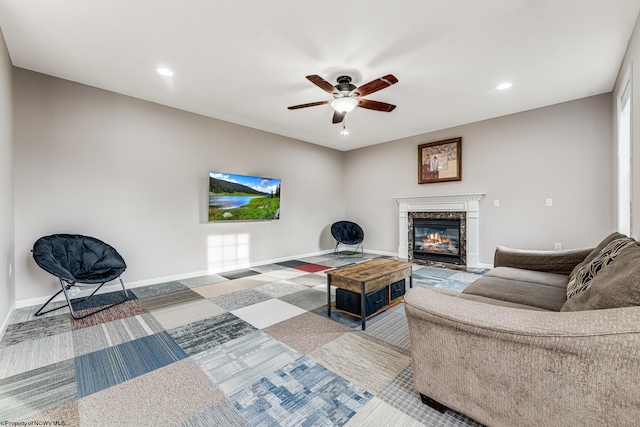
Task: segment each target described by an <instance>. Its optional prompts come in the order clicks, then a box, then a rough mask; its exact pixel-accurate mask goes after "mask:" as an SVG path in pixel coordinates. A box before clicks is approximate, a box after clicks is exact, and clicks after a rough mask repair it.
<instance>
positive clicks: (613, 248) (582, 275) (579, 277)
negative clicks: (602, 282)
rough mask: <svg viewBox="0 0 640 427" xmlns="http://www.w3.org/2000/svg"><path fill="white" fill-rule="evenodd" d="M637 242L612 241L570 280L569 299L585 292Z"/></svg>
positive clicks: (631, 240) (568, 286) (630, 239)
mask: <svg viewBox="0 0 640 427" xmlns="http://www.w3.org/2000/svg"><path fill="white" fill-rule="evenodd" d="M634 244H636V241H635V240H633V239H632V238H631V237H622V238H620V239H615V240H613V241H611V242H610V243H609V244H608V245H607V246H605V247H604V248H603V249H602V250H601V251H600V253H599V254H598V255H596V256H595V258H593V259H592V260H591V262H590V263H588V264H585V265H583V266H582V267H580V268H579V269H578V271H577V272H576V274H575V275H573V277H571V278H570V279H569V283H568V284H567V299H569V298H571V297H573V296H574V295H576V294H578V293H580V292H584V291H585V290H586V289H587V288H588V287H589V285H590V284H591V281H592V280H593V278H594V277H596V275H597V274H598V272H600V271H601V270H602V269H603V268H605V267H606V266H607V265H609V264H611V262H612V261H613V260H614V259H615V258H616V257H617V256H618V255H619V254H620V253H621V251H623V250H624V248H626V247H627V246H628V245H634Z"/></svg>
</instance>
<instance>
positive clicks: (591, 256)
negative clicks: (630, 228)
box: [569, 232, 627, 279]
mask: <svg viewBox="0 0 640 427" xmlns="http://www.w3.org/2000/svg"><path fill="white" fill-rule="evenodd" d="M623 237H627V236H625V235H624V234H621V233H617V232H616V233H611V234H609V235H608V236H607V237H605V238H604V240H603V241H602V242H600V243H599V244H598V246H596V247H595V248H594V249H593V250H592V251H591V253H590V254H589V255H587V257H586V258H585V259H584V261H582V262H581V263H580V264H578V265H576V266H575V267H574V269H573V270H572V271H571V273H570V274H569V279H572V278H573V277H574V276H575V275H576V273H577V272H578V270H580V268H582V267H584V266H585V265H587V264H589V263H590V262H591V261H593V259H594V258H595V257H597V256H598V254H599V253H600V252H602V249H604V247H605V246H607V245H608V244H609V243H611V242H612V241H614V240H616V239H621V238H623Z"/></svg>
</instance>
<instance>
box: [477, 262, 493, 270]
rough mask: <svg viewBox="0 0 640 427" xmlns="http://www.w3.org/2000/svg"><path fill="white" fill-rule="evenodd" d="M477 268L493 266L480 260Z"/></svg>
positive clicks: (490, 267)
mask: <svg viewBox="0 0 640 427" xmlns="http://www.w3.org/2000/svg"><path fill="white" fill-rule="evenodd" d="M478 268H488V269H492V268H493V264H484V263H482V262H479V263H478Z"/></svg>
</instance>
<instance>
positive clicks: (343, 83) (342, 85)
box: [336, 76, 356, 96]
mask: <svg viewBox="0 0 640 427" xmlns="http://www.w3.org/2000/svg"><path fill="white" fill-rule="evenodd" d="M337 80H338V84H337V85H336V89H338V90H339V91H340V93H342V94H343V95H344V96H347V95H349V92H351V91H352V90H354V89H355V88H356V86H355V85H352V84H351V77H349V76H340V77H338V79H337Z"/></svg>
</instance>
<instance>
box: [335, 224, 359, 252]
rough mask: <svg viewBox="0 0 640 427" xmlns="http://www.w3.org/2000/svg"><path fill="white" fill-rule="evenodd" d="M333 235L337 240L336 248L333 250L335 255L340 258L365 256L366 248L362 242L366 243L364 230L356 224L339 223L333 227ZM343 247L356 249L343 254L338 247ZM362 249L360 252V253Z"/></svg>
mask: <svg viewBox="0 0 640 427" xmlns="http://www.w3.org/2000/svg"><path fill="white" fill-rule="evenodd" d="M331 235H332V236H333V238H334V239H336V248H335V249H334V250H333V253H334V255H337V256H338V258H340V257H341V256H340V255H347V256H353V255H357V254H358V253H359V254H360V256H361V257H362V256H364V248H363V247H362V242H363V241H364V230H363V229H362V227H360V226H359V225H358V224H356V223H355V222H351V221H338V222H334V223H333V224H332V225H331ZM340 244H342V245H350V246H353V245H355V246H356V248H355V249H354V250H353V251H351V252H343V251H342V252H341V251H340V250H339V248H338V246H340ZM358 249H360V252H358Z"/></svg>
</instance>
